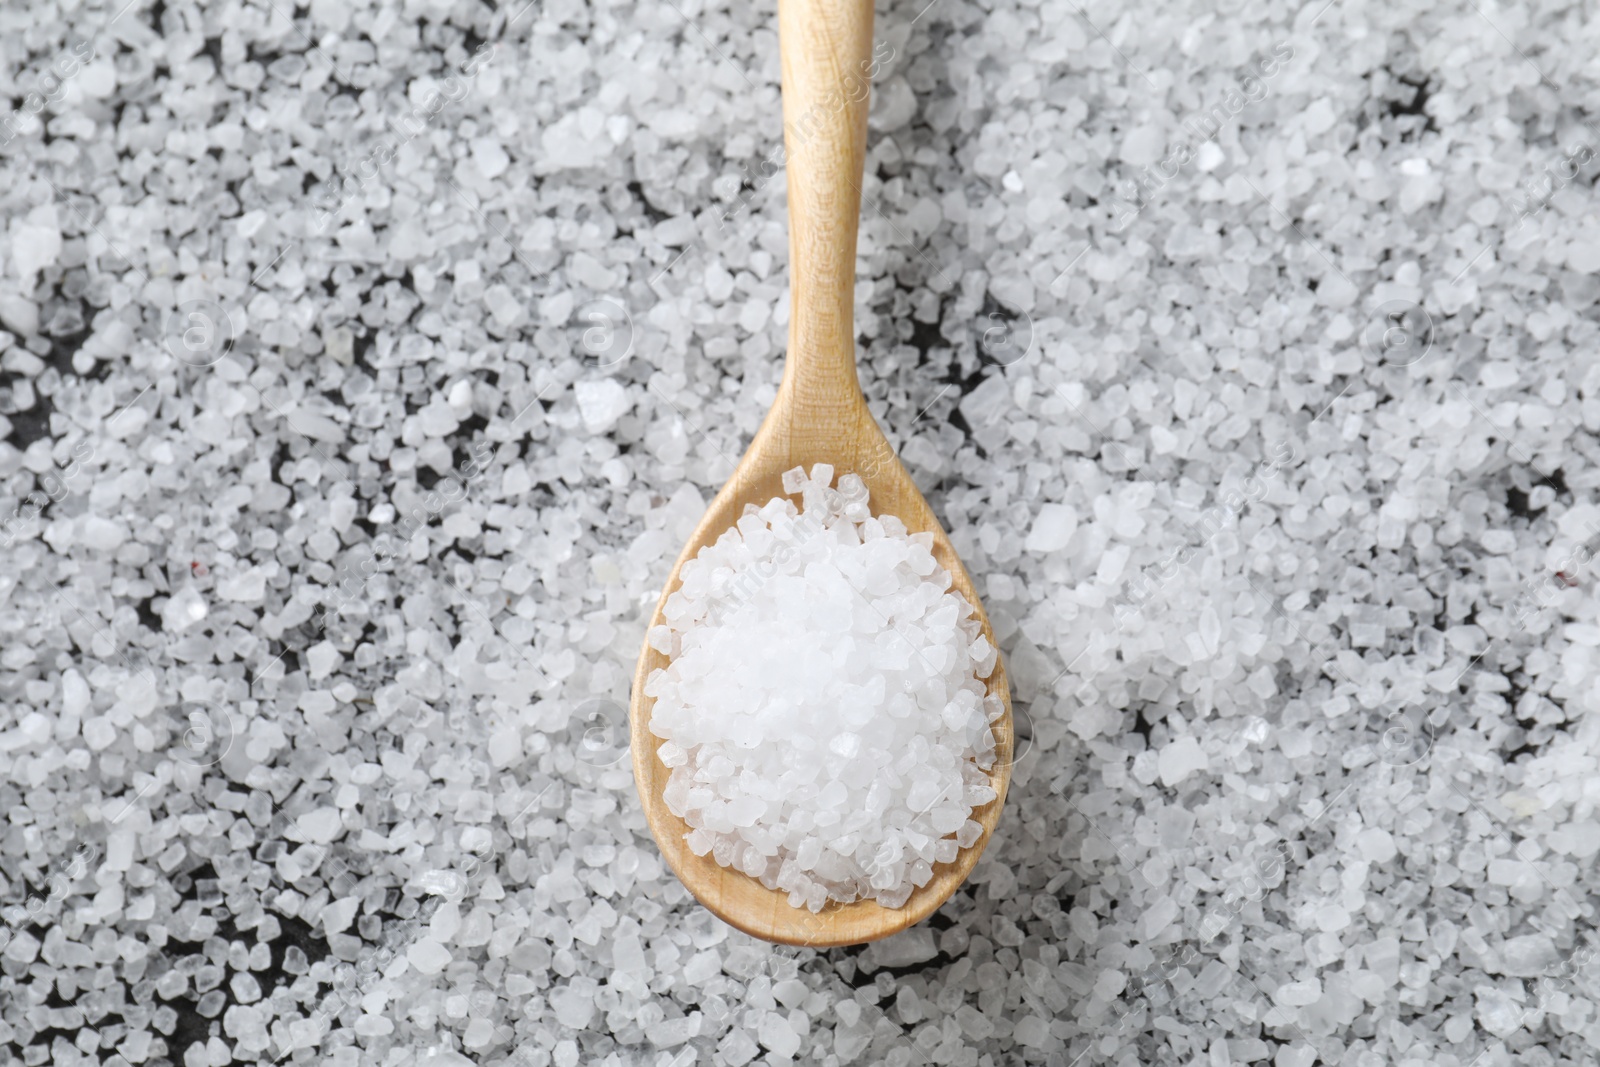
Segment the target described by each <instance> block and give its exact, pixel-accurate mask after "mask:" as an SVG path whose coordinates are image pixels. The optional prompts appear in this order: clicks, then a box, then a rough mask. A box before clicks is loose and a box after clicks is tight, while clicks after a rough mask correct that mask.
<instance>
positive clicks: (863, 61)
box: [778, 0, 876, 408]
mask: <svg viewBox="0 0 1600 1067" xmlns="http://www.w3.org/2000/svg"><path fill="white" fill-rule="evenodd" d="M778 50H779V53H780V55H781V57H782V62H783V143H784V150H785V154H786V157H787V159H786V166H787V169H788V172H789V174H788V185H789V294H790V312H789V316H790V317H789V355H788V358H787V360H786V362H785V364H784V374H783V388H784V390H786V391H790V392H792V393H793V399H794V400H795V401H796V402H798V403H799V404H801V405H802V406H804V407H834V408H837V407H854V406H859V405H862V404H864V400H863V398H862V395H861V384H860V382H859V380H858V379H857V377H856V344H855V321H854V319H855V317H854V309H855V276H856V226H857V221H858V219H859V217H860V214H861V168H862V164H863V161H864V160H865V158H866V147H867V105H868V101H869V95H870V94H869V88H870V85H871V79H872V76H873V75H874V74H875V73H876V69H875V64H874V61H873V51H872V0H778Z"/></svg>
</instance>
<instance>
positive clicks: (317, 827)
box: [295, 808, 344, 845]
mask: <svg viewBox="0 0 1600 1067" xmlns="http://www.w3.org/2000/svg"><path fill="white" fill-rule="evenodd" d="M295 825H296V826H297V827H299V829H300V832H301V833H302V834H304V835H305V839H306V840H307V841H310V842H311V843H313V844H317V845H326V844H327V843H329V842H330V841H332V840H333V839H334V838H336V837H338V836H339V835H340V834H342V833H344V823H343V821H342V819H341V818H340V815H339V809H338V808H317V809H315V810H314V811H308V812H306V813H305V814H304V815H302V816H300V817H299V818H298V819H296V820H295Z"/></svg>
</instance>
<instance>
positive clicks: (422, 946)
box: [406, 938, 450, 974]
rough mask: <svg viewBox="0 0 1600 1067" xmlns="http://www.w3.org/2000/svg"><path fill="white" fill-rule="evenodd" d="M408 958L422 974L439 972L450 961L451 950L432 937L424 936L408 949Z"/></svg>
mask: <svg viewBox="0 0 1600 1067" xmlns="http://www.w3.org/2000/svg"><path fill="white" fill-rule="evenodd" d="M406 959H407V960H409V961H411V966H413V967H415V968H416V969H417V971H418V972H419V973H421V974H438V973H439V972H440V971H442V970H444V968H445V966H446V965H447V964H449V962H450V950H449V949H447V948H445V947H444V946H443V945H441V944H439V942H437V941H434V940H432V939H431V938H423V939H421V940H420V941H416V942H414V943H412V945H411V947H410V948H408V949H406Z"/></svg>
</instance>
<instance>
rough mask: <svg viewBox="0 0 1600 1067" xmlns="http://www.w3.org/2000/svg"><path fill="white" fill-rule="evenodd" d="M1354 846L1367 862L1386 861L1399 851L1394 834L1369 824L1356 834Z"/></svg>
mask: <svg viewBox="0 0 1600 1067" xmlns="http://www.w3.org/2000/svg"><path fill="white" fill-rule="evenodd" d="M1356 848H1357V850H1359V851H1360V853H1361V858H1362V859H1364V860H1366V861H1367V862H1368V863H1388V862H1389V861H1390V860H1392V859H1394V858H1395V855H1396V854H1397V853H1398V852H1399V850H1398V849H1397V848H1396V847H1395V843H1394V836H1393V835H1392V834H1390V833H1389V831H1387V830H1385V829H1382V828H1381V827H1377V826H1369V827H1367V828H1366V829H1364V830H1362V831H1361V832H1360V833H1358V834H1356Z"/></svg>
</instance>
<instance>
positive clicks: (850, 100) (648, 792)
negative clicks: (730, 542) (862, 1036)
mask: <svg viewBox="0 0 1600 1067" xmlns="http://www.w3.org/2000/svg"><path fill="white" fill-rule="evenodd" d="M778 31H779V40H780V49H781V52H782V59H783V114H784V141H785V145H786V147H787V150H788V162H787V169H788V189H789V276H790V287H791V288H790V291H791V305H792V309H791V316H790V322H789V352H788V356H787V359H786V363H785V367H784V377H783V383H782V385H781V386H780V387H779V389H778V395H777V397H776V399H775V400H774V402H773V405H772V410H771V411H770V412H769V413H768V415H767V418H766V420H765V421H764V422H763V423H762V425H761V428H760V429H759V430H758V431H757V432H756V436H755V438H754V440H752V441H751V443H750V448H749V450H748V451H746V452H745V455H744V458H743V459H742V460H740V462H739V466H738V468H737V469H736V470H735V471H734V473H733V476H732V477H731V478H730V479H729V480H728V484H727V485H725V486H724V487H723V488H722V491H721V492H720V493H718V494H717V497H716V499H715V500H713V501H712V503H711V506H710V508H709V509H708V510H707V511H706V514H705V517H704V518H702V519H701V520H700V525H699V526H698V527H697V528H696V529H695V531H694V533H693V535H692V536H691V537H690V538H689V543H688V544H687V545H685V546H684V549H683V553H682V555H680V556H679V557H678V561H677V562H676V563H675V564H674V565H673V568H672V572H671V574H670V575H669V576H668V578H667V582H666V586H665V587H664V588H663V589H662V592H661V599H660V601H659V602H658V603H657V605H656V611H655V614H654V616H653V617H652V618H651V620H650V625H651V626H652V627H653V626H657V625H660V624H661V622H662V611H663V610H664V608H665V605H666V601H667V597H668V596H670V595H671V594H672V593H673V592H674V591H676V590H677V588H678V573H679V571H680V569H681V568H682V566H683V563H684V561H685V560H688V559H692V558H693V557H694V556H695V555H696V554H697V553H698V552H699V551H700V549H701V547H702V546H704V545H706V544H709V543H711V542H713V541H715V540H716V539H717V538H718V537H719V536H720V535H721V534H722V532H723V531H724V530H726V529H728V527H730V526H732V525H733V524H734V523H735V522H736V521H737V520H738V519H739V517H740V516H741V515H742V514H743V513H744V507H745V505H746V504H756V505H758V506H759V505H761V504H765V503H766V502H767V501H769V500H771V499H772V498H773V497H777V496H783V495H784V493H783V486H782V475H783V472H784V471H786V470H789V469H790V468H792V467H796V466H801V467H805V468H807V469H809V468H810V467H811V466H812V465H813V464H816V463H830V464H832V465H833V466H834V469H835V476H837V475H839V474H846V473H851V472H854V473H856V474H859V475H860V476H861V477H862V479H863V480H864V481H865V482H866V484H867V488H868V490H869V491H870V493H871V506H872V510H873V512H874V513H875V514H887V515H896V516H898V517H899V518H900V519H901V520H902V521H903V522H904V523H905V524H906V526H907V528H909V529H910V530H912V531H927V532H929V533H932V534H933V535H934V557H935V558H936V559H937V560H938V562H939V565H940V566H942V567H944V568H945V569H946V570H948V571H949V572H950V574H951V576H952V581H953V585H954V587H955V588H956V589H957V590H958V591H960V593H961V595H962V596H964V597H966V598H967V600H968V601H969V602H970V603H971V604H972V605H973V606H974V608H976V609H977V612H978V616H979V619H980V620H981V622H982V624H983V632H984V635H985V636H986V637H987V638H988V640H989V642H990V643H991V644H994V643H995V638H994V631H993V630H992V628H991V627H990V625H989V619H988V616H987V614H986V613H985V612H984V611H983V607H982V603H981V601H980V600H979V599H978V595H977V591H976V590H975V589H974V588H973V587H972V580H971V578H969V577H968V575H967V572H966V569H965V568H964V567H963V566H962V565H961V561H960V560H959V559H958V558H957V557H956V553H955V550H954V548H952V546H951V544H950V541H949V538H948V537H947V536H946V535H945V532H944V529H943V528H942V527H941V526H940V525H939V521H938V519H937V518H935V517H934V515H933V512H932V511H931V510H930V509H929V507H928V504H927V501H925V500H924V499H923V497H922V494H921V493H920V492H919V491H918V490H917V487H916V484H915V483H914V482H913V481H912V480H911V476H910V475H909V474H907V473H906V470H905V467H904V466H902V465H901V463H900V460H899V457H897V456H896V455H895V453H894V450H893V449H892V448H891V447H890V446H889V442H888V440H887V439H886V438H885V437H884V435H883V433H882V431H881V430H879V428H878V425H877V423H876V422H874V421H873V418H872V414H871V412H869V411H868V410H867V405H866V401H865V399H864V398H863V397H862V394H861V388H860V384H859V382H858V380H857V377H856V363H855V329H854V314H853V310H854V282H855V252H856V227H857V221H858V216H859V213H860V205H861V193H860V186H861V168H862V160H863V158H864V155H865V151H866V126H867V92H866V84H867V76H866V72H867V71H868V70H869V63H870V54H871V48H872V0H779V3H778ZM666 665H667V658H666V656H664V655H662V654H661V653H659V652H656V651H655V650H654V649H653V648H651V647H650V645H649V643H648V642H646V643H645V646H644V649H643V651H642V653H641V654H640V657H639V666H638V670H637V671H636V672H635V674H634V680H633V700H632V707H631V708H630V712H629V722H630V740H631V749H632V755H633V773H634V780H635V782H636V784H637V785H638V787H639V796H640V799H641V800H642V802H643V804H644V810H645V815H646V817H647V818H648V820H649V823H650V830H651V832H652V833H653V834H654V835H655V839H656V842H657V844H658V845H660V847H661V852H662V855H663V856H664V857H665V859H666V861H667V864H668V866H669V867H671V868H672V871H673V873H674V874H676V875H677V876H678V878H679V879H681V880H682V882H683V884H684V885H685V886H686V887H687V888H688V889H689V891H690V892H691V893H693V894H694V896H695V898H696V899H697V900H699V901H700V903H702V904H704V905H705V906H706V907H707V908H709V909H710V910H711V911H712V912H713V913H715V914H716V915H717V916H718V917H719V918H721V919H722V920H723V921H725V922H727V923H729V924H730V925H732V926H735V927H737V928H739V929H740V930H743V931H745V932H746V933H748V934H752V935H754V936H756V937H759V938H762V939H764V940H767V941H775V942H780V943H783V944H789V945H810V946H814V947H818V948H823V947H830V946H835V945H852V944H860V943H862V942H867V941H874V940H876V939H878V938H881V937H887V936H888V935H890V934H893V933H897V932H899V931H900V930H903V929H905V928H906V927H908V926H911V925H913V924H915V923H917V922H920V921H922V920H923V919H925V918H927V917H928V916H929V915H930V914H932V913H933V911H934V910H935V909H937V908H938V907H939V905H940V904H942V903H944V901H945V900H947V899H948V898H949V896H950V894H951V893H953V892H955V890H956V889H957V887H959V886H960V885H961V883H962V882H963V881H964V880H965V879H966V877H967V875H968V874H969V873H970V872H971V870H972V867H973V865H974V864H975V863H976V862H977V860H978V856H979V855H980V854H981V853H982V851H983V849H984V846H985V845H987V844H988V841H989V837H990V834H991V833H992V832H993V831H994V828H995V825H996V823H997V822H998V821H999V819H1000V812H1001V810H1002V809H1003V808H1004V806H1005V798H1006V787H1007V786H1008V785H1009V783H1010V780H1011V762H1012V752H1013V748H1012V723H1011V693H1010V688H1009V686H1008V685H1007V684H1006V677H1005V667H1004V664H1003V663H1000V662H997V663H996V665H995V669H994V673H993V675H992V676H991V677H990V678H989V679H988V686H989V692H990V693H993V694H995V695H997V696H999V697H1000V698H1001V700H1002V701H1003V702H1004V704H1005V714H1004V715H1003V716H1002V717H1001V718H1000V719H999V720H998V721H997V722H995V724H994V733H995V747H996V750H997V758H996V761H995V767H994V770H993V771H992V772H991V774H990V782H991V784H992V785H993V786H994V790H995V793H996V796H995V799H994V800H992V801H991V802H989V803H988V804H986V805H984V806H983V807H981V808H979V809H977V810H976V811H975V812H974V813H973V815H972V817H973V818H974V819H975V820H977V821H978V823H979V824H980V825H981V826H982V827H983V836H982V837H981V838H980V839H979V840H978V842H977V843H976V844H975V845H973V846H972V847H971V848H966V849H962V850H961V852H960V853H959V854H958V855H957V857H956V859H955V861H954V862H952V863H948V864H938V865H936V866H935V868H934V874H933V878H932V879H931V880H930V881H929V882H928V884H927V885H925V886H923V887H922V888H921V889H918V890H916V891H915V892H914V893H913V894H912V896H911V899H910V900H909V901H908V902H907V903H906V905H905V906H904V907H901V908H893V909H891V908H884V907H880V906H879V905H878V904H876V903H875V902H872V901H857V902H855V903H852V904H837V903H830V904H829V905H828V906H827V907H826V908H825V909H823V911H822V912H821V914H819V915H813V914H812V913H811V912H809V911H807V910H805V909H803V908H791V907H790V906H789V902H788V898H787V894H785V893H782V892H774V891H772V890H769V889H766V888H764V887H763V886H762V885H761V884H760V883H759V882H757V881H756V880H755V879H753V878H750V877H748V876H747V875H745V874H743V873H741V872H739V871H736V870H732V869H729V868H725V867H721V866H718V865H717V863H716V862H715V861H714V860H713V859H712V858H711V856H710V855H707V856H704V857H700V856H696V855H695V854H694V853H693V852H691V851H690V850H689V848H688V846H687V845H686V844H685V843H684V835H685V834H687V833H688V832H689V827H688V825H687V824H686V823H685V822H684V821H683V820H682V819H679V818H678V817H677V816H675V815H673V814H672V812H671V811H669V810H668V809H667V806H666V804H665V802H664V801H663V800H662V799H661V794H662V790H664V789H665V788H666V784H667V780H668V778H669V777H670V775H671V771H670V770H669V768H667V767H666V766H664V765H663V764H662V762H661V760H660V759H659V758H658V757H657V755H656V750H657V748H659V746H660V744H661V740H660V738H658V737H656V736H655V735H654V734H652V733H651V732H650V729H649V723H650V712H651V707H652V705H653V703H654V701H652V700H651V699H650V698H648V697H646V696H645V695H644V687H645V682H646V680H647V679H648V678H649V676H650V673H651V672H652V671H654V670H655V669H657V668H659V667H665V666H666Z"/></svg>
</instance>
